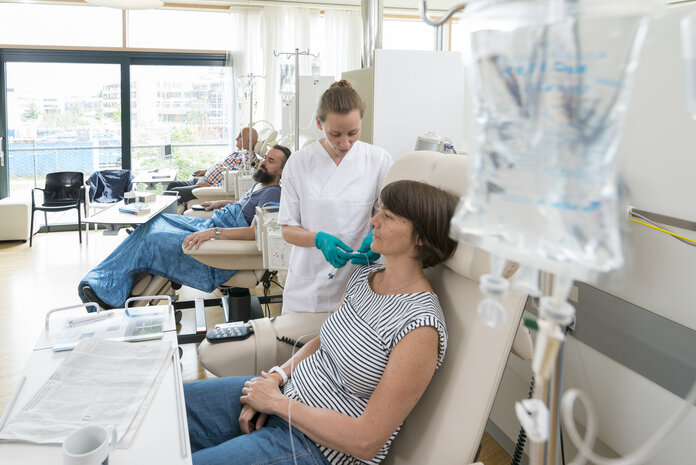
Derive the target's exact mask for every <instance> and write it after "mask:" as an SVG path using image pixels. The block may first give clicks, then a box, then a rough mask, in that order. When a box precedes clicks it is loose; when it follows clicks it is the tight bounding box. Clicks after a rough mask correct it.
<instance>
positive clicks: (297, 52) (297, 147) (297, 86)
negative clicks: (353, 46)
mask: <svg viewBox="0 0 696 465" xmlns="http://www.w3.org/2000/svg"><path fill="white" fill-rule="evenodd" d="M281 55H282V56H287V57H291V56H293V55H295V151H298V150H300V55H305V56H311V57H314V58H319V54H318V53H317V54H316V55H314V54H313V53H309V49H307V50H304V51H302V52H301V51H300V49H299V48H296V49H295V51H294V52H280V53H276V51H275V50H273V56H276V57H279V56H281Z"/></svg>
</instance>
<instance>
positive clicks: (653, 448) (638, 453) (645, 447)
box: [561, 381, 696, 465]
mask: <svg viewBox="0 0 696 465" xmlns="http://www.w3.org/2000/svg"><path fill="white" fill-rule="evenodd" d="M578 399H579V400H580V401H581V402H582V405H583V408H584V409H585V412H586V413H587V430H586V431H585V438H584V439H581V438H580V433H579V432H578V430H577V428H576V427H575V421H573V406H574V404H575V401H576V400H578ZM695 400H696V381H694V384H693V385H692V386H691V390H690V391H689V393H688V394H687V396H686V398H685V399H684V403H683V405H682V407H681V408H680V409H678V410H677V411H676V412H674V413H673V414H672V416H671V417H669V418H668V419H667V421H665V423H664V424H663V425H662V426H661V427H660V428H659V429H658V430H657V431H656V432H655V434H653V435H652V437H650V438H648V439H647V440H646V441H643V443H642V445H641V446H640V447H638V448H637V449H635V450H634V451H633V452H631V453H630V454H628V455H626V456H624V457H619V458H608V457H603V456H601V455H597V454H596V453H595V452H594V451H593V450H592V447H593V446H594V441H595V438H596V436H597V424H596V423H597V412H596V411H595V408H594V405H593V404H592V401H591V400H590V399H589V397H588V396H587V394H585V393H584V392H582V391H579V390H577V389H569V390H568V391H567V392H566V393H565V394H564V395H563V399H562V401H561V416H562V418H563V424H564V425H565V427H566V432H567V433H568V436H569V437H570V439H571V441H573V444H575V446H576V447H577V448H578V455H577V456H576V457H575V458H574V459H573V461H572V462H571V463H570V465H582V464H584V463H585V461H586V460H590V461H591V462H593V463H595V464H597V465H637V464H639V463H642V462H644V461H646V460H648V459H649V458H650V457H652V456H653V455H654V454H655V453H656V452H657V450H658V447H657V446H658V445H660V443H662V442H663V441H664V440H665V438H666V437H667V436H668V435H669V434H670V433H671V432H672V431H673V430H674V429H675V428H676V426H677V425H678V424H679V423H680V422H681V421H682V420H683V419H684V417H686V415H688V414H689V412H690V411H691V408H692V405H693V403H694V401H695Z"/></svg>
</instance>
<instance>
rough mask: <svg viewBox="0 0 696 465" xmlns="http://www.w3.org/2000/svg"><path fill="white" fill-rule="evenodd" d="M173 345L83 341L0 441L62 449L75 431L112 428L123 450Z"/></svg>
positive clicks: (7, 429)
mask: <svg viewBox="0 0 696 465" xmlns="http://www.w3.org/2000/svg"><path fill="white" fill-rule="evenodd" d="M173 351H174V346H173V345H172V344H171V342H168V341H163V340H157V341H148V342H142V343H138V344H129V343H127V342H115V341H105V340H103V339H96V338H90V339H85V340H83V341H81V342H80V343H79V344H78V345H77V346H76V347H75V349H74V350H73V351H72V352H71V353H70V354H69V355H68V356H67V358H66V359H65V360H64V361H63V363H61V365H60V366H59V367H58V368H57V369H56V371H55V372H54V373H53V374H52V375H51V377H50V378H49V379H48V380H47V381H46V383H45V384H44V385H43V386H42V387H41V389H39V391H38V392H37V393H36V394H35V395H34V396H33V397H32V398H31V399H30V400H29V401H28V402H27V404H26V405H25V406H24V407H23V408H22V410H20V411H19V412H18V413H17V414H16V415H15V416H14V417H13V418H11V419H10V420H9V421H8V422H7V423H6V424H5V427H4V428H3V429H2V431H0V440H15V441H28V442H33V443H39V444H60V443H62V442H63V441H64V440H65V438H66V437H67V436H68V434H70V433H71V432H72V431H74V430H75V429H76V428H79V427H81V426H86V425H101V426H107V425H114V427H115V428H116V431H117V432H118V439H119V441H120V442H119V447H120V448H127V447H128V445H129V444H130V441H131V440H132V438H133V435H134V434H135V431H136V430H137V428H138V426H139V424H140V422H141V420H142V418H143V417H144V414H145V410H147V407H148V406H149V405H150V403H151V400H152V396H154V393H155V392H157V389H158V387H159V385H160V382H161V380H162V377H163V376H164V373H165V372H166V370H167V368H168V367H169V363H170V362H171V356H172V353H173Z"/></svg>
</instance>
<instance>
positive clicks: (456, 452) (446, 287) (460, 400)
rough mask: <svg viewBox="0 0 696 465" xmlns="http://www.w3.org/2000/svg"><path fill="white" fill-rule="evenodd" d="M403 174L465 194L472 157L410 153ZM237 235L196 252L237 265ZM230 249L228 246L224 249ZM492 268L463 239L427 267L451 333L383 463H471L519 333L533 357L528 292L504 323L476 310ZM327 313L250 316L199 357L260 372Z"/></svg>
mask: <svg viewBox="0 0 696 465" xmlns="http://www.w3.org/2000/svg"><path fill="white" fill-rule="evenodd" d="M398 179H412V180H417V181H422V182H428V183H430V184H433V185H437V186H439V187H442V188H445V189H448V190H450V191H452V192H455V193H457V194H459V195H464V194H465V193H466V188H467V184H468V159H467V157H465V156H462V155H450V154H442V153H437V152H426V151H420V152H412V153H408V154H405V155H403V156H401V157H400V158H398V159H397V160H396V162H395V163H394V166H393V167H392V168H391V169H390V171H389V173H388V174H387V178H386V179H385V183H389V182H391V181H394V180H398ZM236 242H245V241H211V243H210V244H209V243H205V244H203V247H201V248H200V249H199V250H198V251H196V253H191V255H192V256H194V257H196V258H197V257H198V256H203V255H205V256H206V257H207V259H212V258H213V257H214V256H216V254H219V255H217V259H220V260H221V261H220V262H217V263H218V264H219V265H223V266H224V264H225V263H229V264H232V263H234V266H235V268H237V262H236V260H235V259H234V258H233V257H234V249H235V248H236V247H239V246H240V244H235V243H236ZM248 242H251V241H248ZM224 249H228V250H229V251H230V254H228V255H223V254H222V251H223V250H224ZM223 256H224V257H226V258H223ZM228 266H229V265H228ZM488 268H489V254H488V253H487V252H485V251H483V250H481V249H478V248H476V247H475V246H473V245H470V244H465V243H460V244H459V246H458V247H457V251H456V252H455V254H454V256H453V257H451V258H450V259H449V260H447V261H446V262H445V263H443V264H440V265H438V266H436V267H433V268H432V269H428V270H426V272H427V273H426V274H427V276H428V279H429V281H430V283H431V285H432V286H433V289H434V290H435V292H436V294H437V295H438V298H439V299H440V303H441V305H442V308H443V311H444V314H445V319H446V322H447V331H448V334H449V344H448V349H447V354H446V356H445V361H444V363H443V365H442V367H441V368H440V370H438V372H437V373H436V374H435V376H434V377H433V380H432V381H431V383H430V386H429V387H428V389H427V391H426V392H425V394H424V396H423V397H422V398H421V400H420V401H419V403H418V405H417V406H416V408H415V409H414V410H413V412H411V414H410V415H409V417H408V418H407V419H406V421H405V423H404V426H403V428H402V430H401V432H400V433H399V435H398V436H397V438H396V440H395V442H394V444H393V445H392V448H391V450H390V452H389V455H388V456H387V459H386V460H385V462H384V463H386V464H394V465H401V464H431V463H432V464H435V463H471V462H472V461H473V460H475V456H476V453H477V450H478V445H479V443H480V441H481V437H482V435H483V432H484V429H485V425H486V421H487V419H488V416H489V414H490V410H491V408H492V405H493V401H494V399H495V395H496V391H497V389H498V385H499V383H500V381H501V378H502V375H503V370H504V368H505V365H506V363H507V359H508V355H509V353H510V351H511V349H512V348H513V341H514V342H515V346H516V350H517V351H518V352H520V353H521V354H522V355H523V358H529V357H531V338H530V336H529V332H528V331H527V330H526V328H524V327H523V326H521V325H519V322H520V318H521V315H522V310H523V309H524V305H525V301H526V298H527V296H526V295H525V294H523V293H521V292H519V291H516V290H511V291H510V293H509V295H508V296H507V297H506V298H505V299H504V301H503V305H504V306H505V308H506V309H507V312H508V315H507V322H506V323H505V324H504V325H503V326H502V327H500V328H490V327H488V326H486V324H485V323H484V322H483V321H482V320H481V319H480V318H479V317H478V313H477V306H478V303H479V302H480V301H481V300H482V298H483V295H482V293H481V292H480V290H479V288H478V279H479V277H480V276H481V275H483V274H485V273H486V272H487V271H488ZM515 269H516V265H514V264H512V263H508V266H506V270H505V273H504V274H505V275H506V276H507V277H509V276H510V275H512V274H513V272H514V271H515ZM328 316H329V314H328V313H303V314H289V315H282V316H280V317H277V318H274V319H270V318H262V319H257V320H250V324H251V325H252V327H253V328H254V335H252V336H251V337H249V338H248V339H245V340H242V341H234V342H228V343H218V344H210V343H208V342H207V341H203V342H202V343H201V345H200V347H199V359H200V361H201V363H203V365H204V366H205V367H206V368H207V369H208V370H209V371H211V372H212V373H214V374H215V375H217V376H230V375H254V374H258V373H259V372H260V371H261V370H266V371H267V370H268V369H270V368H271V367H273V366H274V365H279V364H281V363H283V362H284V361H285V360H287V358H288V357H289V356H290V354H291V352H292V350H293V347H292V345H291V344H292V342H294V341H293V340H297V339H298V338H300V336H303V335H306V337H305V338H302V340H301V341H300V342H306V341H307V340H309V339H311V337H313V336H314V335H316V334H318V332H319V328H320V326H321V323H322V322H323V321H324V320H325V319H326V318H327V317H328ZM516 335H517V337H516ZM279 339H283V340H279Z"/></svg>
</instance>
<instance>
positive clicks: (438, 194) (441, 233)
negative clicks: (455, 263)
mask: <svg viewBox="0 0 696 465" xmlns="http://www.w3.org/2000/svg"><path fill="white" fill-rule="evenodd" d="M380 200H381V201H382V205H383V206H384V208H386V209H387V210H389V211H391V212H393V213H395V214H396V215H398V216H402V217H404V218H406V219H408V220H410V221H411V223H413V240H414V241H418V239H420V242H421V244H420V245H418V246H417V247H416V249H417V251H418V255H417V257H416V258H418V259H419V260H420V261H421V262H422V263H423V268H428V267H431V266H435V265H437V264H438V263H441V262H443V261H445V260H447V259H448V258H449V257H451V256H452V254H453V253H454V250H455V249H456V248H457V243H456V242H455V241H453V240H452V239H450V237H449V228H450V220H451V219H452V216H453V215H454V210H455V208H456V207H457V203H458V202H459V198H458V197H457V196H456V195H454V194H452V193H451V192H447V191H444V190H442V189H440V188H437V187H434V186H431V185H429V184H425V183H422V182H418V181H408V180H402V181H395V182H392V183H390V184H387V185H386V186H384V188H383V189H382V193H381V194H380Z"/></svg>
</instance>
